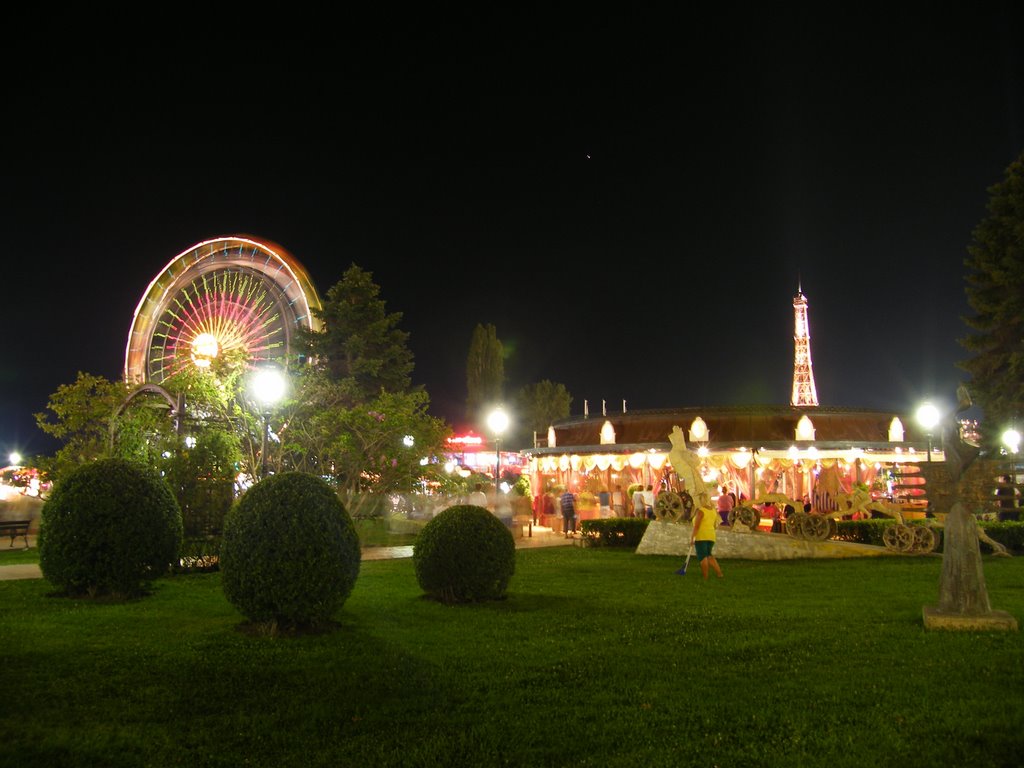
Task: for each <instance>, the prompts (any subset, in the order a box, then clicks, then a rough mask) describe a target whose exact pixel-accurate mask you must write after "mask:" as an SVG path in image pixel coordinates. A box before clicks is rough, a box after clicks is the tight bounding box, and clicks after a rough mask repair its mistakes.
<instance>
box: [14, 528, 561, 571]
mask: <svg viewBox="0 0 1024 768" xmlns="http://www.w3.org/2000/svg"><path fill="white" fill-rule="evenodd" d="M578 541H579V535H578V534H577V537H576V538H575V539H567V538H565V537H564V536H563V535H562V534H560V533H556V532H554V531H552V530H551V529H550V528H542V527H540V526H534V527H533V531H532V535H530V536H525V535H524V536H522V537H520V538H518V539H516V549H530V548H533V547H557V546H567V545H571V544H573V543H574V542H578ZM28 544H29V547H34V546H35V545H36V537H35V536H31V535H30V536H29V537H28ZM404 557H412V547H411V546H407V547H367V548H366V549H364V550H363V558H362V559H363V560H364V561H366V560H398V559H401V558H404ZM42 577H43V574H42V572H41V571H40V570H39V566H38V565H37V564H36V563H21V564H18V565H2V566H0V581H10V580H13V579H41V578H42Z"/></svg>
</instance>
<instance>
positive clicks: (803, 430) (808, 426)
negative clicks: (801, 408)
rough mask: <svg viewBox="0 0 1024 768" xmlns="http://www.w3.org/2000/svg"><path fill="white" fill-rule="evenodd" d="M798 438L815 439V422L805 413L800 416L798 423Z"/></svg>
mask: <svg viewBox="0 0 1024 768" xmlns="http://www.w3.org/2000/svg"><path fill="white" fill-rule="evenodd" d="M796 439H797V440H813V439H814V424H813V423H812V422H811V420H810V419H809V418H807V414H806V413H805V414H804V415H803V416H801V417H800V421H798V422H797V423H796Z"/></svg>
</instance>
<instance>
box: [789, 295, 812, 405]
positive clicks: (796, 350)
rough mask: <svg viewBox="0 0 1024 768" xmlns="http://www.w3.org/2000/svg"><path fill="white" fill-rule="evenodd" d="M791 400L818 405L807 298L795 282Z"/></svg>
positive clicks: (791, 402)
mask: <svg viewBox="0 0 1024 768" xmlns="http://www.w3.org/2000/svg"><path fill="white" fill-rule="evenodd" d="M793 321H794V326H795V329H794V331H793V398H792V400H791V401H790V404H791V405H798V406H808V405H812V406H813V405H817V404H818V392H817V390H816V389H815V387H814V371H813V370H812V369H811V330H810V325H809V324H808V322H807V297H805V296H804V293H803V290H802V287H801V285H800V283H799V281H798V282H797V289H796V296H794V297H793Z"/></svg>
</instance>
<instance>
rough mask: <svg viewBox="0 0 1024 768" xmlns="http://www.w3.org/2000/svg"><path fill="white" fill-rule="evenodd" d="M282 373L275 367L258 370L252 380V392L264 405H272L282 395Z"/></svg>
mask: <svg viewBox="0 0 1024 768" xmlns="http://www.w3.org/2000/svg"><path fill="white" fill-rule="evenodd" d="M284 390H285V379H284V375H283V374H282V373H281V372H280V371H278V370H275V369H272V368H267V369H263V370H259V371H257V372H256V375H255V376H254V377H253V380H252V393H253V395H254V396H255V397H256V399H257V400H259V401H260V402H261V403H263V404H264V405H273V404H274V403H276V402H278V401H279V400H280V399H281V398H282V397H284Z"/></svg>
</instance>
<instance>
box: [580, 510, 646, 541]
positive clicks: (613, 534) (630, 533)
mask: <svg viewBox="0 0 1024 768" xmlns="http://www.w3.org/2000/svg"><path fill="white" fill-rule="evenodd" d="M650 523H651V521H650V520H646V519H643V518H637V517H608V518H604V519H597V520H584V521H583V522H582V523H581V524H580V527H581V531H582V534H583V540H584V541H585V542H587V544H588V545H590V546H602V547H637V546H639V545H640V542H641V541H643V538H644V533H646V532H647V526H648V525H650Z"/></svg>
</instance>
